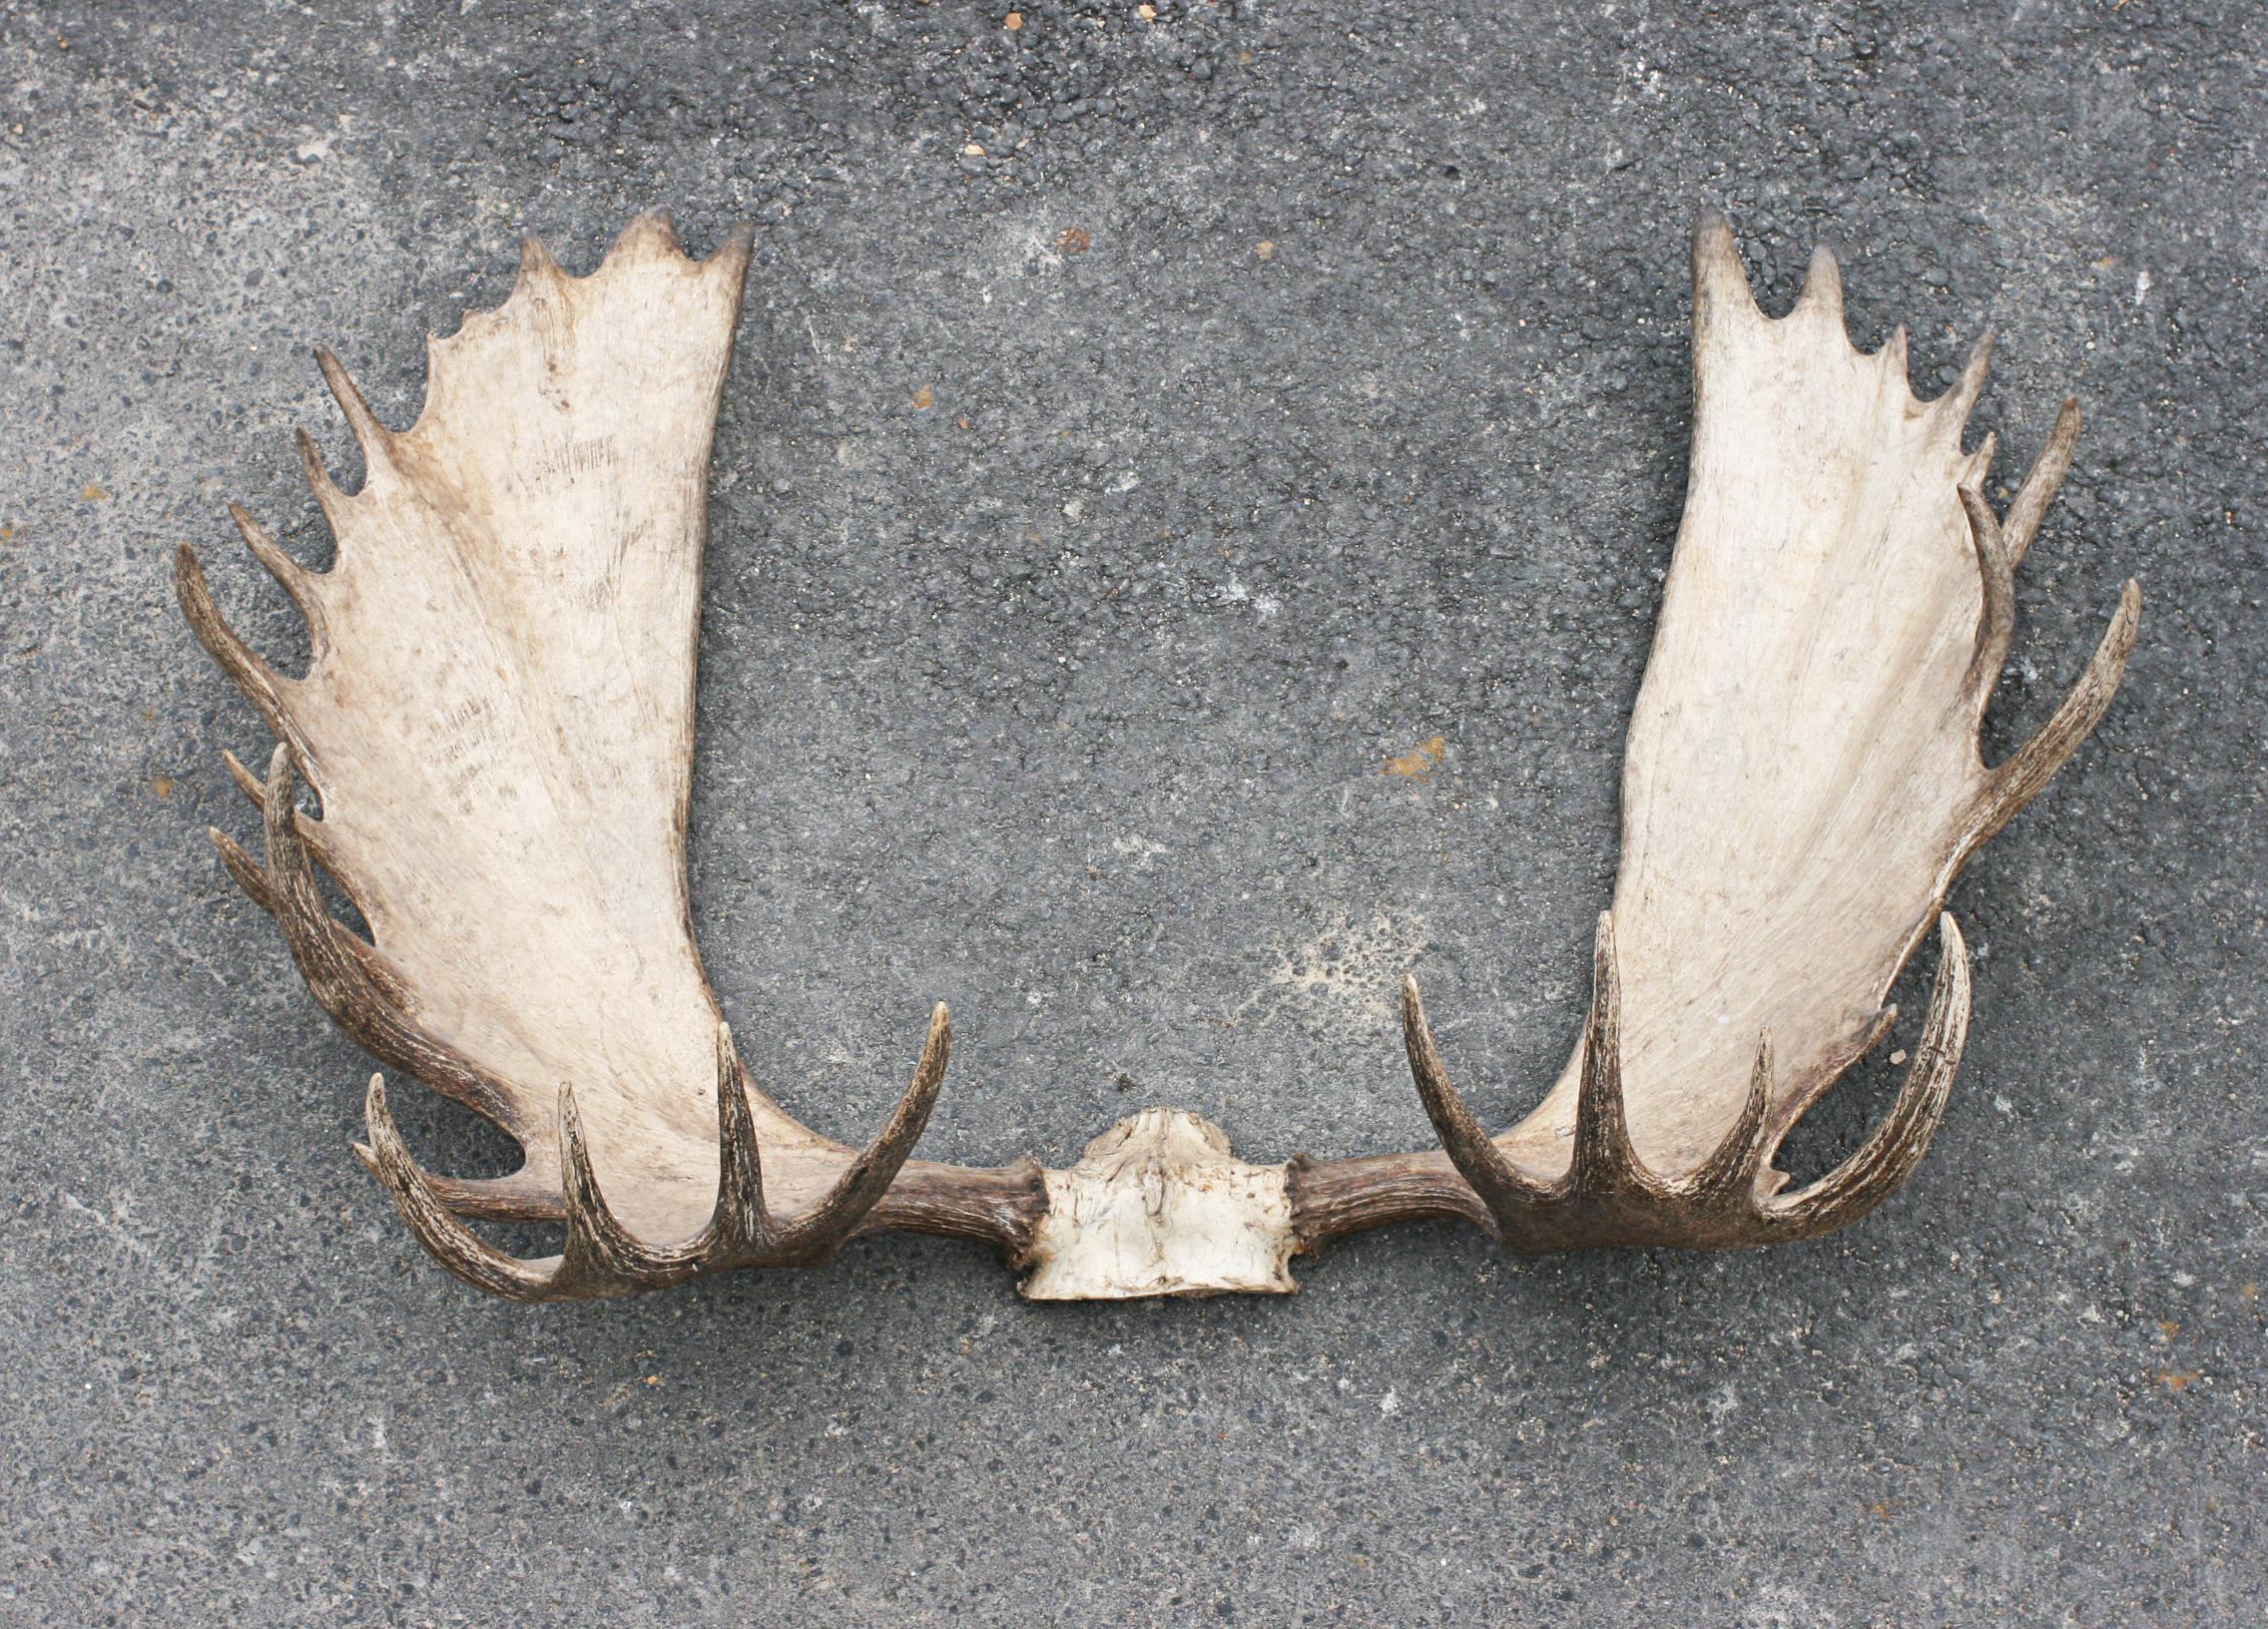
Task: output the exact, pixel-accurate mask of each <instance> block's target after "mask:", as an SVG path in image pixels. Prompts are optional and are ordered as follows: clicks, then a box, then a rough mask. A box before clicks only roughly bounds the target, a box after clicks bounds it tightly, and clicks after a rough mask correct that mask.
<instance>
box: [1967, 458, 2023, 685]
mask: <svg viewBox="0 0 2268 1629" xmlns="http://www.w3.org/2000/svg"><path fill="white" fill-rule="evenodd" d="M1961 507H1962V509H1963V510H1964V511H1965V512H1966V513H1967V514H1968V516H1969V537H1970V541H1971V542H1972V543H1973V544H1974V545H1975V546H1976V549H1977V572H1978V575H1979V577H1981V578H1982V579H1983V581H1984V614H1983V615H1982V616H1981V617H1980V618H1979V620H1978V625H1977V653H1976V655H1974V656H1973V657H1971V658H1970V662H1969V675H1968V677H1967V679H1966V680H1965V681H1964V682H1963V688H1964V689H1965V690H1967V691H1968V693H1969V694H1970V695H1971V696H1972V697H1974V698H1975V699H1976V705H1977V706H1978V708H1979V709H1983V707H1984V704H1985V703H1986V702H1987V701H1989V700H1991V697H1992V688H1993V686H1995V685H1997V684H1998V683H1999V682H2000V669H2001V668H2002V666H2004V665H2005V664H2006V662H2007V660H2008V646H2009V644H2010V642H2011V641H2013V640H2014V638H2015V636H2016V568H2015V562H2014V561H2013V560H2012V559H2010V558H2009V555H2008V547H2007V543H2006V541H2005V539H2004V537H2003V535H2002V533H2001V531H2000V520H1999V517H1998V516H1997V515H1995V514H1993V513H1992V506H1991V505H1990V504H1988V503H1986V502H1985V501H1984V494H1983V493H1981V492H1979V491H1978V490H1977V489H1976V488H1975V487H1973V486H1965V487H1963V488H1961Z"/></svg>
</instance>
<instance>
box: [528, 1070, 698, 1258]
mask: <svg viewBox="0 0 2268 1629" xmlns="http://www.w3.org/2000/svg"><path fill="white" fill-rule="evenodd" d="M559 1146H560V1149H561V1154H562V1158H561V1175H562V1178H563V1183H562V1186H563V1187H564V1189H565V1195H566V1202H567V1248H566V1251H565V1254H564V1256H563V1257H562V1265H561V1267H560V1278H561V1281H562V1287H564V1286H565V1285H568V1284H572V1285H573V1286H575V1287H576V1289H577V1290H578V1291H580V1292H581V1293H583V1294H585V1295H600V1296H603V1295H628V1294H630V1293H631V1292H632V1291H634V1290H640V1289H644V1288H646V1287H648V1286H650V1285H656V1284H664V1283H668V1282H669V1281H670V1279H671V1277H672V1275H671V1273H670V1271H669V1269H670V1268H671V1267H672V1266H673V1265H676V1264H673V1263H671V1262H670V1261H669V1260H668V1258H667V1256H666V1255H665V1254H664V1253H662V1252H659V1251H653V1250H649V1249H647V1247H646V1246H645V1245H643V1244H641V1243H640V1242H639V1240H638V1239H637V1238H636V1237H635V1236H634V1235H632V1234H631V1232H630V1230H629V1229H627V1228H625V1227H624V1226H623V1225H622V1224H621V1222H620V1221H618V1220H617V1219H616V1217H615V1214H614V1212H613V1210H612V1209H611V1208H610V1207H609V1206H608V1205H607V1202H606V1195H605V1194H604V1193H602V1192H601V1191H600V1189H599V1178H598V1173H597V1172H596V1171H594V1170H593V1169H592V1168H591V1150H590V1144H589V1142H588V1141H587V1140H586V1139H585V1138H584V1136H583V1117H582V1115H581V1114H580V1113H578V1112H577V1111H576V1108H575V1088H574V1087H573V1086H571V1085H566V1086H561V1087H560V1088H559ZM677 1276H680V1277H682V1276H684V1275H683V1274H680V1275H677Z"/></svg>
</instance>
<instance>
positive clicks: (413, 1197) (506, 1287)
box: [354, 1075, 561, 1301]
mask: <svg viewBox="0 0 2268 1629" xmlns="http://www.w3.org/2000/svg"><path fill="white" fill-rule="evenodd" d="M362 1117H363V1120H364V1121H365V1122H366V1123H367V1125H368V1126H369V1131H370V1140H369V1142H368V1143H366V1144H364V1143H356V1144H355V1145H354V1156H355V1158H357V1159H359V1160H360V1161H361V1162H362V1163H363V1164H364V1165H365V1166H367V1167H369V1170H370V1174H371V1175H372V1176H374V1177H376V1178H377V1179H378V1181H379V1182H380V1183H382V1184H383V1185H384V1187H385V1190H386V1192H387V1193H389V1194H391V1195H392V1196H393V1203H394V1208H395V1209H396V1210H398V1211H399V1212H401V1219H402V1221H403V1222H404V1223H406V1224H407V1225H408V1228H409V1231H410V1233H411V1234H412V1235H414V1236H415V1238H416V1240H417V1242H418V1243H419V1244H421V1245H423V1246H424V1247H425V1250H426V1253H427V1254H428V1255H430V1256H431V1257H432V1258H433V1260H435V1261H437V1262H439V1263H440V1264H441V1265H442V1266H443V1267H445V1268H447V1269H448V1270H449V1271H450V1272H451V1273H453V1274H455V1275H456V1276H457V1277H458V1278H460V1279H462V1280H463V1281H464V1282H465V1283H466V1284H469V1285H471V1286H472V1287H473V1288H474V1289H475V1290H481V1291H485V1292H486V1293H488V1294H489V1295H491V1296H501V1297H503V1298H504V1299H505V1300H506V1301H556V1300H559V1299H561V1297H560V1295H559V1291H558V1281H559V1276H560V1275H559V1266H560V1264H559V1263H558V1261H557V1259H556V1258H554V1259H552V1260H550V1261H548V1262H523V1261H521V1260H519V1258H517V1257H515V1256H508V1255H506V1254H505V1253H504V1252H503V1251H500V1250H498V1249H497V1248H496V1247H495V1246H493V1245H491V1244H489V1243H488V1242H487V1241H486V1240H485V1239H482V1238H481V1237H480V1236H479V1235H478V1234H476V1233H474V1232H473V1231H472V1230H471V1229H470V1228H468V1227H466V1226H465V1225H464V1224H463V1223H462V1222H461V1221H459V1220H458V1219H457V1216H456V1213H455V1212H453V1211H451V1210H450V1209H449V1207H448V1205H447V1204H446V1203H444V1202H443V1200H442V1199H441V1196H440V1195H439V1194H438V1193H436V1192H435V1191H434V1188H433V1184H432V1180H431V1179H430V1178H428V1177H427V1176H426V1175H425V1173H424V1172H423V1171H421V1170H419V1169H418V1166H417V1162H416V1161H415V1160H414V1159H412V1158H411V1157H410V1154H409V1150H408V1148H407V1147H406V1146H405V1145H404V1144H403V1142H402V1140H401V1133H400V1132H399V1131H398V1130H396V1129H395V1127H394V1123H393V1115H392V1113H391V1111H390V1110H388V1109H387V1107H386V1080H385V1076H383V1075H372V1076H371V1077H370V1092H369V1096H368V1097H367V1098H365V1099H364V1100H363V1108H362Z"/></svg>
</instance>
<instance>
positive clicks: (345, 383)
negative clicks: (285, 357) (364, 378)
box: [300, 345, 393, 478]
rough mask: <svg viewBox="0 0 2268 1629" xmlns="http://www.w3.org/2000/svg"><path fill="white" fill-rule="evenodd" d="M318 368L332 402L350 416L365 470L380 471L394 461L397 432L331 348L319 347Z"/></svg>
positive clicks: (347, 417)
mask: <svg viewBox="0 0 2268 1629" xmlns="http://www.w3.org/2000/svg"><path fill="white" fill-rule="evenodd" d="M315 366H317V367H319V368H321V369H322V382H323V383H324V384H327V385H328V386H330V396H331V399H332V400H333V401H335V402H337V403H338V410H339V411H340V412H341V413H343V414H345V415H346V426H347V428H348V429H350V430H352V431H353V432H354V441H355V444H356V445H357V446H359V447H360V448H361V449H362V462H363V465H364V467H365V468H366V469H369V470H372V471H377V470H380V469H381V468H383V466H385V465H386V464H388V463H389V462H390V461H391V459H392V456H393V431H391V430H389V429H387V428H386V427H385V426H384V425H383V424H380V423H379V422H378V415H377V414H376V413H373V412H371V411H370V404H369V402H368V401H366V400H364V399H363V396H362V387H361V386H360V385H358V384H356V383H355V382H354V376H353V375H352V374H351V373H348V372H347V371H346V368H345V366H344V365H343V364H342V363H340V361H339V360H338V358H337V357H336V356H333V355H332V354H331V353H330V351H329V349H328V348H327V347H325V346H322V345H317V346H315ZM300 433H301V434H302V435H304V434H305V432H304V431H301V432H300ZM326 478H327V477H326Z"/></svg>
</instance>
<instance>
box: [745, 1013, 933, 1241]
mask: <svg viewBox="0 0 2268 1629" xmlns="http://www.w3.org/2000/svg"><path fill="white" fill-rule="evenodd" d="M951 1056H952V1015H951V1014H950V1013H948V1012H947V1011H946V1010H945V1004H944V1003H943V1002H942V1001H940V1002H938V1003H937V1004H936V1006H935V1007H934V1008H932V1009H931V1011H930V1013H929V1033H928V1036H927V1038H926V1039H925V1040H924V1041H923V1042H922V1044H921V1056H920V1057H919V1058H918V1059H917V1060H916V1061H915V1063H914V1065H913V1079H912V1081H911V1083H910V1084H908V1085H907V1086H906V1088H905V1095H904V1096H902V1097H900V1098H899V1099H898V1100H897V1107H896V1108H895V1109H894V1110H892V1111H891V1113H890V1117H889V1119H888V1120H886V1121H884V1122H883V1124H882V1128H881V1129H880V1130H879V1131H877V1132H875V1133H874V1136H873V1140H872V1141H871V1142H869V1143H867V1144H866V1146H865V1147H864V1148H863V1149H862V1150H860V1151H859V1154H858V1157H857V1158H856V1159H854V1160H852V1161H851V1162H850V1167H849V1169H847V1170H846V1171H845V1172H844V1173H843V1175H842V1176H841V1177H839V1178H837V1179H836V1183H835V1186H834V1187H833V1188H832V1189H830V1190H829V1191H828V1195H827V1197H826V1198H825V1199H823V1200H821V1201H820V1202H819V1204H818V1205H817V1206H816V1207H815V1208H814V1209H813V1210H812V1211H811V1212H810V1213H809V1214H807V1215H806V1216H804V1217H803V1218H802V1219H801V1220H799V1221H797V1222H795V1223H793V1224H791V1225H789V1226H787V1227H784V1228H781V1229H780V1230H779V1231H778V1233H777V1234H776V1235H775V1236H774V1240H773V1244H772V1250H771V1254H772V1255H773V1257H774V1258H775V1259H776V1260H778V1261H780V1262H783V1263H803V1262H824V1261H826V1260H828V1259H829V1258H830V1257H832V1256H833V1255H834V1254H835V1253H836V1251H838V1250H840V1249H841V1248H842V1247H843V1245H844V1243H845V1241H847V1240H848V1239H850V1236H851V1234H853V1233H855V1232H856V1231H857V1227H858V1223H859V1222H860V1221H861V1220H862V1219H863V1218H864V1217H865V1214H866V1213H867V1212H868V1211H870V1210H872V1209H873V1208H874V1202H875V1201H876V1200H878V1199H880V1198H881V1197H882V1194H883V1192H884V1191H885V1190H886V1189H887V1188H888V1187H889V1185H890V1183H891V1182H892V1181H893V1180H895V1178H896V1176H897V1173H898V1170H899V1168H900V1167H902V1166H903V1165H904V1164H905V1162H906V1159H907V1158H908V1157H909V1156H910V1155H911V1154H912V1152H913V1145H914V1144H915V1143H916V1142H918V1141H919V1140H920V1137H921V1133H922V1131H923V1130H924V1129H925V1128H926V1127H927V1126H928V1124H929V1111H930V1110H931V1109H933V1108H935V1107H936V1106H937V1091H938V1088H939V1087H941V1086H942V1085H943V1084H944V1081H945V1064H946V1063H947V1061H948V1060H949V1059H950V1058H951Z"/></svg>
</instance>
